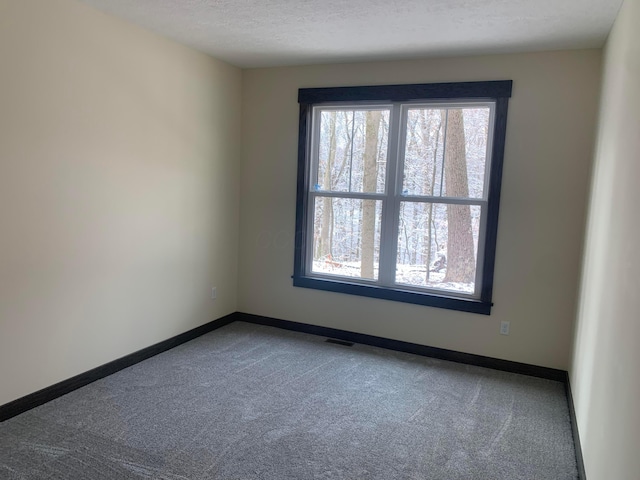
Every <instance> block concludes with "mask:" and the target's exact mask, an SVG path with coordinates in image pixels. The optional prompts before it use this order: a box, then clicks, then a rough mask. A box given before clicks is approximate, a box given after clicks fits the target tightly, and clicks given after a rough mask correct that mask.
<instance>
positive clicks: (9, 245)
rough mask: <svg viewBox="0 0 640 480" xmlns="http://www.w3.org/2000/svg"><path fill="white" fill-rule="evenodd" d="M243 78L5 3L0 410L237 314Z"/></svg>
mask: <svg viewBox="0 0 640 480" xmlns="http://www.w3.org/2000/svg"><path fill="white" fill-rule="evenodd" d="M241 75H242V74H241V71H240V70H239V69H236V68H234V67H231V66H228V65H226V64H224V63H222V62H218V61H216V60H213V59H211V58H209V57H207V56H205V55H201V54H199V53H195V52H193V51H192V50H189V49H187V48H184V47H182V46H179V45H177V44H175V43H173V42H170V41H168V40H164V39H162V38H160V37H157V36H155V35H153V34H151V33H148V32H145V31H144V30H142V29H139V28H137V27H134V26H132V25H130V24H127V23H125V22H123V21H120V20H116V19H114V18H112V17H108V16H106V15H103V14H101V13H98V12H96V11H94V10H92V9H91V8H89V7H87V6H84V5H82V4H79V3H76V2H74V1H71V0H19V1H16V0H0V229H1V235H0V405H1V404H4V403H6V402H9V401H11V400H14V399H15V398H18V397H20V396H22V395H25V394H28V393H31V392H33V391H35V390H37V389H40V388H42V387H46V386H48V385H51V384H53V383H55V382H57V381H60V380H63V379H65V378H68V377H70V376H72V375H75V374H78V373H80V372H84V371H86V370H88V369H90V368H93V367H95V366H98V365H100V364H103V363H105V362H108V361H110V360H113V359H115V358H117V357H120V356H122V355H125V354H128V353H131V352H133V351H135V350H138V349H140V348H143V347H146V346H148V345H151V344H153V343H155V342H158V341H161V340H164V339H166V338H169V337H171V336H173V335H176V334H179V333H182V332H184V331H186V330H188V329H190V328H193V327H196V326H198V325H201V324H203V323H205V322H208V321H210V320H213V319H215V318H218V317H221V316H223V315H225V314H228V313H230V312H234V311H236V309H237V238H238V208H239V205H238V184H239V145H240V102H241ZM212 286H217V287H218V299H217V300H216V301H215V302H213V301H212V300H211V298H210V296H211V294H210V289H211V287H212Z"/></svg>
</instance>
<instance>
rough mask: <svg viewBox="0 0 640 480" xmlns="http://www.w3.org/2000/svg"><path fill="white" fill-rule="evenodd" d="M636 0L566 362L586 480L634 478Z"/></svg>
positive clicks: (638, 250) (611, 55) (604, 121)
mask: <svg viewBox="0 0 640 480" xmlns="http://www.w3.org/2000/svg"><path fill="white" fill-rule="evenodd" d="M639 24H640V1H638V0H626V2H625V4H624V5H623V7H622V10H621V11H620V14H619V16H618V19H617V20H616V23H615V26H614V28H613V31H612V33H611V35H610V37H609V40H608V43H607V46H606V51H605V65H604V80H603V91H602V105H601V113H600V127H599V133H598V147H597V150H596V157H595V158H596V160H595V167H594V181H593V185H592V191H591V206H590V211H589V222H588V232H587V246H586V249H585V258H584V272H583V280H582V290H581V296H580V304H579V311H578V323H577V327H576V337H575V350H574V356H573V364H572V368H571V372H570V374H571V383H572V389H573V394H574V403H575V407H576V415H577V418H578V428H579V433H580V438H581V441H582V450H583V454H584V457H585V467H586V473H587V477H588V478H589V480H609V479H614V478H615V479H616V480H637V479H638V478H640V456H639V455H638V448H639V445H640V409H639V408H638V399H640V374H639V371H638V369H639V367H640V346H639V342H640V292H639V291H638V284H639V283H638V282H639V280H638V279H639V278H640V213H639V212H638V206H639V205H640V188H639V187H638V181H639V180H640V31H639V30H638V25H639Z"/></svg>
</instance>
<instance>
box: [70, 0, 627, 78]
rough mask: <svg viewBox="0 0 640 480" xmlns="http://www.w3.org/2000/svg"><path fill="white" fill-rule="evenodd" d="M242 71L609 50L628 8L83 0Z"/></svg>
mask: <svg viewBox="0 0 640 480" xmlns="http://www.w3.org/2000/svg"><path fill="white" fill-rule="evenodd" d="M83 1H84V3H87V4H89V5H92V6H94V7H96V8H98V9H100V10H102V11H104V12H107V13H110V14H113V15H115V16H118V17H121V18H124V19H127V20H129V21H131V22H133V23H136V24H138V25H141V26H143V27H146V28H148V29H150V30H153V31H155V32H158V33H160V34H162V35H165V36H167V37H170V38H173V39H174V40H177V41H178V42H181V43H183V44H185V45H189V46H191V47H194V48H196V49H198V50H200V51H203V52H205V53H208V54H210V55H212V56H214V57H216V58H219V59H221V60H225V61H227V62H229V63H232V64H234V65H237V66H240V67H264V66H281V65H301V64H312V63H328V62H348V61H363V60H391V59H401V58H417V57H427V56H442V55H466V54H481V53H507V52H524V51H536V50H556V49H565V48H590V47H601V46H602V45H603V43H604V40H605V38H606V36H607V34H608V33H609V30H610V28H611V25H612V24H613V21H614V19H615V16H616V14H617V11H618V9H619V7H620V4H621V3H622V0H253V1H251V0H83Z"/></svg>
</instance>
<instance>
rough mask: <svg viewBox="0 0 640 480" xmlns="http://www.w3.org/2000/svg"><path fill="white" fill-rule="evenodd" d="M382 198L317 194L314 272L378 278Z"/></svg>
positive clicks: (314, 229)
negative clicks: (322, 195)
mask: <svg viewBox="0 0 640 480" xmlns="http://www.w3.org/2000/svg"><path fill="white" fill-rule="evenodd" d="M381 211H382V201H380V200H355V199H348V198H330V197H316V200H315V218H314V222H313V266H312V271H313V272H314V273H326V274H332V275H341V276H345V277H358V278H367V279H373V280H377V279H378V259H379V257H380V215H381Z"/></svg>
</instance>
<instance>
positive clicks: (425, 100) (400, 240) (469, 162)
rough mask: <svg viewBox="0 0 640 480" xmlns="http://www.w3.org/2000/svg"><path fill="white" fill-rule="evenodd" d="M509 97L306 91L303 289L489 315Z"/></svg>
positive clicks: (464, 92)
mask: <svg viewBox="0 0 640 480" xmlns="http://www.w3.org/2000/svg"><path fill="white" fill-rule="evenodd" d="M510 95H511V81H499V82H466V83H448V84H420V85H393V86H376V87H344V88H322V89H301V90H300V92H299V101H300V105H301V111H300V139H299V162H298V202H297V217H296V232H297V234H296V257H295V267H294V269H295V271H294V277H293V278H294V285H297V286H301V287H308V288H318V289H322V290H329V291H336V292H342V293H349V294H355V295H364V296H370V297H377V298H384V299H388V300H396V301H403V302H410V303H418V304H422V305H431V306H436V307H443V308H451V309H456V310H463V311H469V312H475V313H484V314H489V313H490V310H491V295H492V289H493V268H494V259H495V238H496V233H497V219H498V204H499V197H500V179H501V175H502V161H503V153H504V139H505V129H506V114H507V102H508V98H509V97H510Z"/></svg>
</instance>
